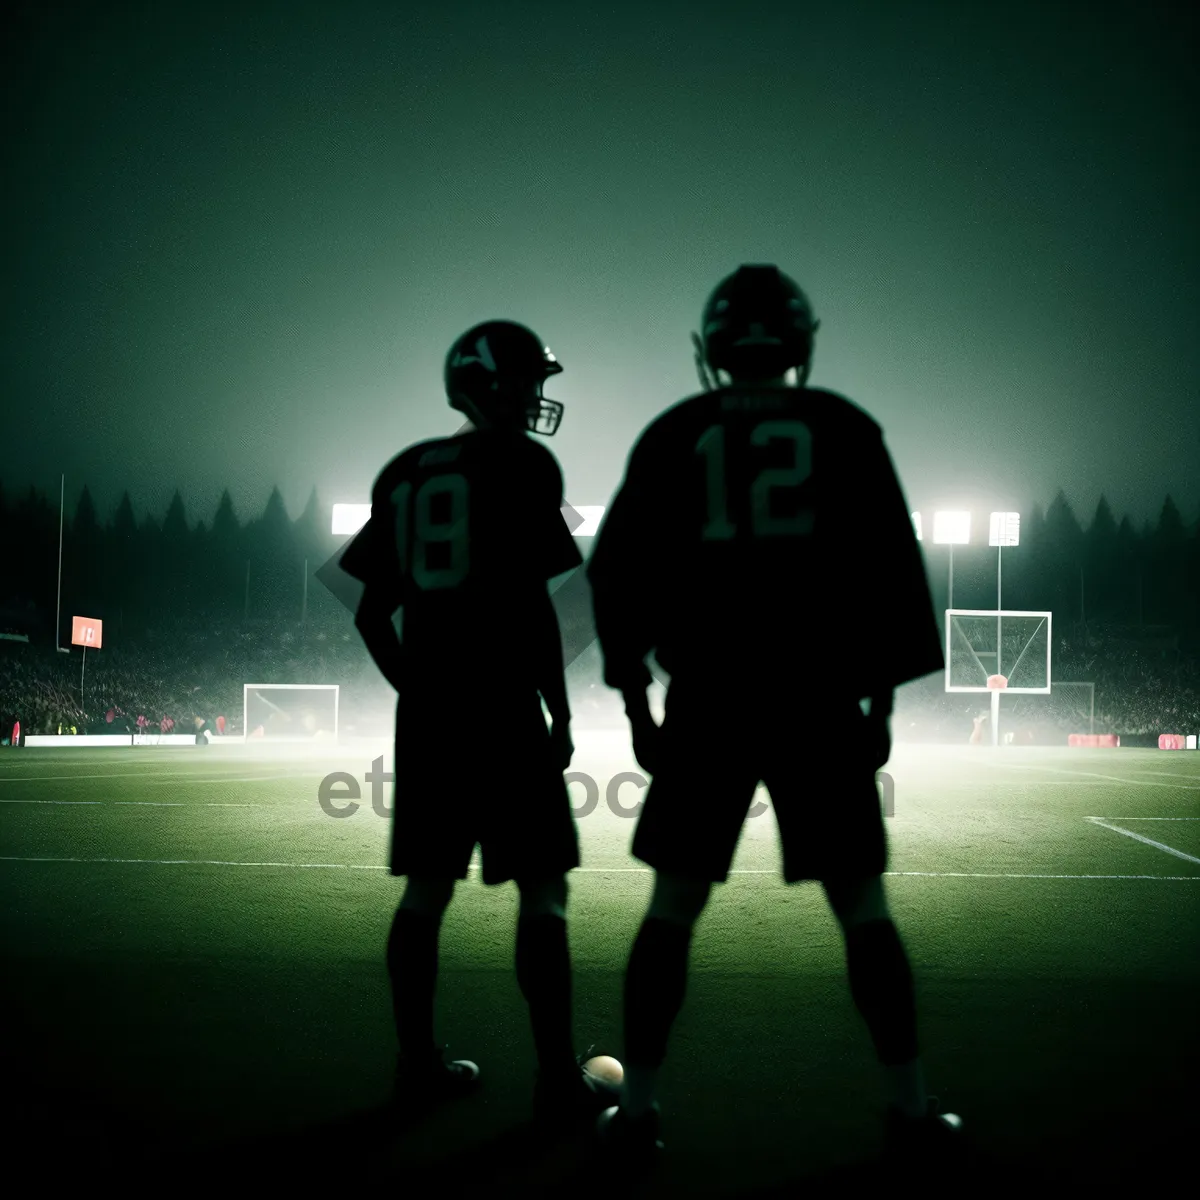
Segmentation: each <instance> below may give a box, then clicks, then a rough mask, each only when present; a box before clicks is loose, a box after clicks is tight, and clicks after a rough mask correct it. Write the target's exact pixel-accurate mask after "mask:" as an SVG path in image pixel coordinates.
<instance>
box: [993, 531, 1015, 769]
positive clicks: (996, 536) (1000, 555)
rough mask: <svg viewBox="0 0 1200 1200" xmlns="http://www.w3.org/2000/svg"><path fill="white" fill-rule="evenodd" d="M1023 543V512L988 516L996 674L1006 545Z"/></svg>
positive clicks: (996, 701)
mask: <svg viewBox="0 0 1200 1200" xmlns="http://www.w3.org/2000/svg"><path fill="white" fill-rule="evenodd" d="M1020 543H1021V514H1020V513H1015V512H994V513H992V514H991V516H990V517H989V518H988V545H989V546H995V547H996V674H997V675H1003V674H1004V671H1003V669H1002V667H1001V664H1000V653H1001V651H1002V650H1003V646H1002V644H1001V640H1000V632H1001V631H1000V613H1001V611H1002V610H1003V608H1004V601H1003V592H1002V590H1001V587H1002V582H1003V571H1004V547H1005V546H1018V545H1020ZM999 744H1000V692H999V690H998V689H997V690H995V691H993V692H992V745H993V746H998V745H999Z"/></svg>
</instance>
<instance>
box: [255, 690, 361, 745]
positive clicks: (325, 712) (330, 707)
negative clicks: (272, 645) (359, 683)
mask: <svg viewBox="0 0 1200 1200" xmlns="http://www.w3.org/2000/svg"><path fill="white" fill-rule="evenodd" d="M242 728H243V730H245V738H246V742H247V743H248V744H249V743H253V742H313V741H320V742H336V741H337V736H338V685H337V684H336V683H247V684H245V685H244V686H243V689H242Z"/></svg>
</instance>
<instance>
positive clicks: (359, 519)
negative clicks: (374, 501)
mask: <svg viewBox="0 0 1200 1200" xmlns="http://www.w3.org/2000/svg"><path fill="white" fill-rule="evenodd" d="M370 518H371V506H370V505H369V504H335V505H334V506H333V532H334V533H335V534H349V533H357V532H358V531H359V530H360V529H361V528H362V527H363V526H364V525H365V524H366V523H367V521H369V520H370Z"/></svg>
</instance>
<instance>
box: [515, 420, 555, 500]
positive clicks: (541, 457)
mask: <svg viewBox="0 0 1200 1200" xmlns="http://www.w3.org/2000/svg"><path fill="white" fill-rule="evenodd" d="M518 440H519V442H520V443H521V448H522V459H523V464H522V466H523V469H525V470H529V471H533V472H537V474H538V475H539V476H541V477H553V478H555V479H557V480H558V483H559V488H560V490H561V488H562V477H563V476H562V467H561V466H560V465H559V461H558V459H557V458H556V457H555V454H554V451H553V450H551V449H550V447H549V446H547V445H546V443H545V442H542V441H539V440H538V439H537V438H535V437H530V436H529V434H522V435H521V437H520V438H519V439H518Z"/></svg>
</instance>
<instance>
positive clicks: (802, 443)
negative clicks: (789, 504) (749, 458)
mask: <svg viewBox="0 0 1200 1200" xmlns="http://www.w3.org/2000/svg"><path fill="white" fill-rule="evenodd" d="M725 432H726V431H725V426H724V425H710V426H709V427H708V428H707V429H706V430H705V431H704V432H703V433H702V434H701V435H700V440H699V441H698V442H697V443H696V453H697V454H700V455H702V456H703V458H704V466H705V483H706V494H707V510H708V511H707V520H706V522H705V525H704V530H703V533H702V535H701V536H702V537H703V538H704V540H705V541H727V540H729V539H730V538H733V537H735V536H736V535H737V526H736V525H735V524H734V523H733V521H731V520H730V518H729V494H728V489H727V487H726V482H725V441H726V438H725ZM778 441H786V442H790V443H791V446H792V463H791V466H788V467H765V468H764V469H763V470H761V471H759V473H758V474H757V475H756V476H755V477H754V480H753V482H752V483H751V484H750V527H751V532H752V533H753V534H754V536H755V537H756V538H758V537H804V536H806V535H808V534H810V533H812V528H813V511H812V509H811V508H810V507H807V506H804V507H801V508H800V509H799V510H798V511H796V512H795V513H794V514H793V515H792V516H789V517H778V516H773V515H772V513H771V495H772V493H773V492H776V491H780V490H782V489H783V488H791V489H794V488H798V487H799V486H800V485H801V484H802V483H803V482H804V481H805V480H806V479H808V477H809V476H810V475H811V474H812V432H811V430H810V429H809V428H808V426H807V425H805V424H804V422H803V421H786V420H782V421H760V422H759V423H758V424H757V425H755V426H754V428H753V429H752V430H751V431H750V444H751V445H752V446H768V445H770V444H771V443H772V442H778Z"/></svg>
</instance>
